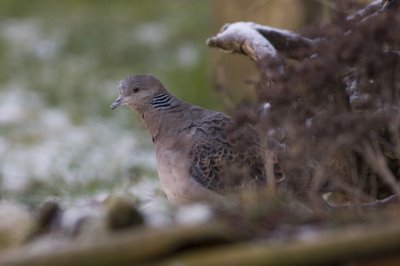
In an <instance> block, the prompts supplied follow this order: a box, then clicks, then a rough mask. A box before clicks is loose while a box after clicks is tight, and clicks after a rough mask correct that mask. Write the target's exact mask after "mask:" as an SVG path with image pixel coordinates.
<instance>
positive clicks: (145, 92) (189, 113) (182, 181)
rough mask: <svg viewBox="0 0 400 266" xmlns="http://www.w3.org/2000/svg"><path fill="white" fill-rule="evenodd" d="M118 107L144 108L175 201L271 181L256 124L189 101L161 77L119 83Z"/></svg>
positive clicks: (167, 190)
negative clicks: (243, 122) (240, 121)
mask: <svg viewBox="0 0 400 266" xmlns="http://www.w3.org/2000/svg"><path fill="white" fill-rule="evenodd" d="M119 90H120V96H119V97H118V98H117V99H116V100H115V101H114V103H113V104H112V106H111V107H112V109H115V108H116V107H118V106H119V105H127V106H128V107H130V108H131V109H133V110H134V111H136V112H138V113H139V114H140V115H141V117H142V118H143V121H144V123H145V125H146V127H147V129H148V131H149V133H150V135H151V136H152V139H153V142H154V146H155V151H156V159H157V172H158V175H159V178H160V182H161V185H162V188H163V190H164V192H165V193H166V195H167V197H168V199H169V200H170V201H171V202H172V203H174V204H181V203H187V202H191V201H193V200H202V199H209V198H215V197H217V198H218V197H220V195H223V194H225V193H227V192H230V191H235V190H238V189H243V188H249V187H255V186H257V185H260V184H265V183H266V175H265V169H264V168H265V167H264V156H263V154H264V153H263V147H262V144H261V141H260V140H259V137H258V134H257V132H256V130H255V129H254V128H252V127H251V126H250V125H241V126H237V125H236V124H235V122H234V121H233V120H232V119H231V118H230V117H228V116H227V115H225V114H223V113H221V112H215V111H210V110H207V109H204V108H201V107H198V106H195V105H191V104H188V103H185V102H183V101H181V100H179V99H177V98H176V97H174V96H173V95H171V94H170V93H169V92H168V91H167V90H166V89H165V87H164V86H163V85H162V84H161V82H160V81H158V80H157V79H156V78H155V77H153V76H151V75H144V74H140V75H135V76H131V77H128V78H127V79H125V80H122V81H121V82H120V83H119Z"/></svg>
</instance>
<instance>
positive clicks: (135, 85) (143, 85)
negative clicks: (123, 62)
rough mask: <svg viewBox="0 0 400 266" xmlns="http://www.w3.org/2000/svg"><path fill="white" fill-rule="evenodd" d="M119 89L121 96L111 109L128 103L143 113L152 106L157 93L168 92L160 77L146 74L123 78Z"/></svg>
mask: <svg viewBox="0 0 400 266" xmlns="http://www.w3.org/2000/svg"><path fill="white" fill-rule="evenodd" d="M118 89H119V96H118V98H117V99H115V101H114V102H113V103H112V104H111V109H112V110H114V109H116V108H117V107H118V106H120V105H127V106H128V107H129V108H131V109H133V110H135V111H137V112H139V113H143V112H144V111H145V110H146V108H148V106H150V104H151V101H152V100H153V98H154V96H155V95H157V94H159V93H161V92H166V89H165V87H164V86H163V84H162V83H161V82H160V81H159V80H158V79H156V78H155V77H154V76H152V75H146V74H138V75H134V76H130V77H128V78H126V79H123V80H121V81H120V82H119V84H118Z"/></svg>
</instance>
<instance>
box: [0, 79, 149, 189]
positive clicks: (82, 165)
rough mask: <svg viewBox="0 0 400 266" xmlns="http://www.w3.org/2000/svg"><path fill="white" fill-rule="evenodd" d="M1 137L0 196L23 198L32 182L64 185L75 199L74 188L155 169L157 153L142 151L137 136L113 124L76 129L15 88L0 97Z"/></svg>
mask: <svg viewBox="0 0 400 266" xmlns="http://www.w3.org/2000/svg"><path fill="white" fill-rule="evenodd" d="M0 131H1V132H2V134H1V136H0V176H1V190H2V194H3V193H6V192H23V191H25V190H27V189H29V186H30V185H32V182H33V181H35V182H41V183H43V184H48V185H49V186H55V184H56V183H60V184H63V185H65V187H64V188H63V189H64V190H66V191H67V194H70V193H71V194H73V192H72V191H71V192H70V193H68V187H69V186H71V185H74V186H76V185H79V184H81V185H82V186H85V184H88V183H91V182H98V183H99V184H101V183H102V182H105V183H107V184H110V183H112V182H113V181H114V182H118V179H121V178H127V177H132V175H134V174H137V172H138V171H135V170H136V169H140V170H146V169H147V170H148V171H149V172H151V171H154V170H152V169H155V159H154V155H153V152H152V151H151V149H150V147H149V148H147V149H146V148H144V147H143V145H139V143H140V142H141V140H140V136H139V134H138V133H135V132H132V131H130V130H127V129H122V128H117V126H116V125H115V123H112V121H111V120H101V121H100V120H98V121H96V120H94V121H90V122H88V123H84V124H82V125H75V124H73V123H72V122H71V121H70V119H69V117H68V116H67V115H66V114H65V113H64V112H63V111H61V110H60V109H54V108H46V106H45V105H44V103H43V101H41V100H40V98H39V97H38V96H37V95H36V94H35V93H33V92H28V91H26V90H23V89H19V88H15V87H12V88H10V89H9V90H4V91H0ZM119 181H120V182H122V180H119ZM52 183H55V184H54V185H51V184H52ZM60 189H61V188H60Z"/></svg>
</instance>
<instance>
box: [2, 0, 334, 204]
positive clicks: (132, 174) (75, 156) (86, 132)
mask: <svg viewBox="0 0 400 266" xmlns="http://www.w3.org/2000/svg"><path fill="white" fill-rule="evenodd" d="M328 9H329V1H322V0H321V1H318V0H240V1H228V0H219V1H207V0H205V1H197V0H152V1H144V0H137V1H128V0H117V1H106V0H96V1H94V0H70V1H52V0H33V1H15V0H0V58H1V60H0V69H1V71H0V197H1V199H16V200H18V201H21V202H23V203H25V204H28V205H30V206H33V205H36V204H38V203H40V202H42V201H43V200H44V199H45V198H47V197H62V198H63V199H65V200H68V199H71V200H74V199H76V198H79V197H83V196H91V195H98V194H101V193H110V192H112V191H118V190H123V189H126V188H128V187H131V186H132V184H136V183H138V182H150V183H151V184H154V185H148V186H150V187H153V188H156V187H157V175H156V170H155V157H154V152H153V149H152V143H151V140H150V138H149V137H148V135H147V134H146V132H145V128H144V127H143V125H142V124H141V123H140V119H138V117H137V115H136V114H134V113H133V112H131V111H130V110H128V109H126V108H121V109H119V110H117V111H114V112H111V110H110V108H109V106H110V104H111V102H112V101H113V100H114V98H115V97H116V96H117V94H118V91H117V89H116V85H117V83H118V81H119V80H121V79H123V78H125V77H126V76H128V75H131V74H134V73H152V74H154V75H155V76H157V77H158V78H159V79H160V80H161V81H163V83H164V84H165V85H166V86H167V87H168V88H169V89H170V90H171V91H172V92H173V93H174V94H176V95H177V96H178V97H180V98H182V99H184V100H185V101H188V102H191V103H194V104H198V105H201V106H204V107H207V108H211V109H217V110H224V106H223V104H222V102H224V101H223V100H222V99H221V97H228V98H230V100H231V101H232V102H241V101H246V100H249V99H250V100H251V94H252V93H251V90H252V87H251V86H250V85H248V84H246V82H245V81H246V80H248V79H256V78H257V76H256V73H257V72H256V71H253V65H252V63H251V62H249V60H248V59H247V58H245V57H241V56H226V55H223V54H221V53H220V52H219V51H213V50H210V49H208V48H207V47H206V45H205V40H206V38H208V37H210V36H212V35H214V34H215V33H216V32H217V31H218V30H219V28H220V27H221V26H222V25H223V24H224V23H227V22H234V21H240V20H247V21H255V22H258V23H261V24H266V25H271V26H275V27H281V28H286V29H292V30H296V31H297V30H300V29H302V28H303V27H304V26H306V25H308V24H310V23H312V22H313V21H315V20H319V21H320V20H321V19H323V18H324V16H325V14H326V11H327V10H328ZM216 88H219V89H216ZM221 88H223V90H224V92H225V93H224V94H223V95H222V94H221V93H220V91H221Z"/></svg>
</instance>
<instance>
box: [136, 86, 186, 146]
mask: <svg viewBox="0 0 400 266" xmlns="http://www.w3.org/2000/svg"><path fill="white" fill-rule="evenodd" d="M182 105H183V102H182V101H181V100H179V99H177V98H176V97H174V96H173V95H171V94H169V93H168V92H160V93H159V94H156V95H155V96H154V97H153V99H152V100H151V102H150V105H149V107H148V108H147V109H146V110H145V111H144V112H143V113H142V118H143V121H144V123H145V124H146V127H147V129H148V130H149V132H150V134H151V136H152V138H153V142H155V141H156V140H157V139H158V137H159V136H160V132H161V131H163V133H162V135H163V136H166V135H167V134H166V133H168V131H169V130H168V128H169V127H171V126H173V125H170V123H169V122H168V121H170V119H171V117H172V116H176V114H177V113H179V111H180V109H181V108H180V107H181V106H182Z"/></svg>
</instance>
